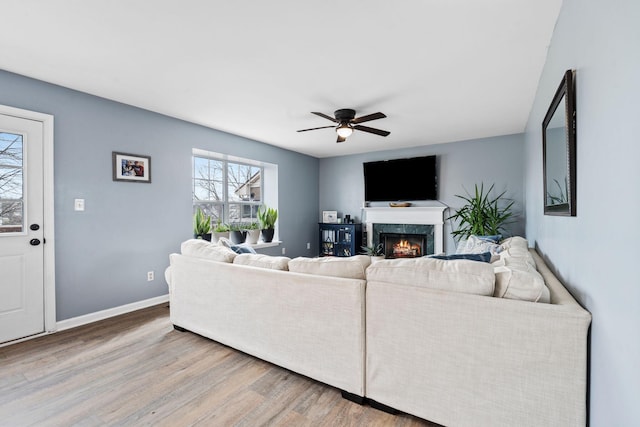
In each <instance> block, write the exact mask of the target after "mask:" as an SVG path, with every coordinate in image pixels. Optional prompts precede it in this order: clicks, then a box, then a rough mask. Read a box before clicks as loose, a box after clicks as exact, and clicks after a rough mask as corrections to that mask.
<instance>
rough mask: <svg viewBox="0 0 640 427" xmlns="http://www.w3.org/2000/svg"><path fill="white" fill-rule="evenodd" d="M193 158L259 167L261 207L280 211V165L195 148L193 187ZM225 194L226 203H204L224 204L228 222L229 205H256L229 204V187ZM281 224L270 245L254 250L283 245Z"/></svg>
mask: <svg viewBox="0 0 640 427" xmlns="http://www.w3.org/2000/svg"><path fill="white" fill-rule="evenodd" d="M193 157H204V158H208V159H211V160H219V161H224V162H227V163H229V162H230V163H237V164H242V165H247V166H254V167H259V168H261V173H262V177H261V179H262V188H261V197H260V198H261V201H260V204H261V205H267V206H269V207H271V208H274V209H278V165H277V164H275V163H269V162H264V161H259V160H254V159H248V158H245V157H239V156H233V155H230V154H224V153H217V152H214V151H208V150H203V149H200V148H193V149H192V153H191V168H192V170H191V185H192V187H193V180H194V170H193V163H194V162H193ZM224 173H225V182H226V174H227V173H228V172H227V168H225V171H224ZM224 187H225V188H224V190H223V191H224V193H225V201H220V202H204V203H219V204H222V205H223V206H224V210H225V211H224V212H223V218H226V219H227V220H228V218H229V213H228V209H229V206H228V205H229V203H232V204H235V203H237V204H248V205H251V204H254V203H250V202H229V201H228V197H227V194H226V192H227V191H228V189H227V188H226V187H227V186H226V185H224ZM191 203H192V205H194V204H196V203H197V202H196V200H194V199H193V193H192V195H191ZM279 223H280V221H279V220H278V221H276V226H275V233H274V236H273V241H272V242H270V243H264V242H262V243H258V244H255V245H251V246H252V247H254V248H263V247H270V246H278V245H279V244H280V243H282V242H281V241H280V238H279Z"/></svg>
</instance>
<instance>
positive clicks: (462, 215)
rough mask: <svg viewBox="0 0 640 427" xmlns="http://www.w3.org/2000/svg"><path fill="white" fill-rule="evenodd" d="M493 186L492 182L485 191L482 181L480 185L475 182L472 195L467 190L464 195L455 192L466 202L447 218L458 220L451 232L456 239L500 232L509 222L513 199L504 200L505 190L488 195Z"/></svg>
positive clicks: (511, 214)
mask: <svg viewBox="0 0 640 427" xmlns="http://www.w3.org/2000/svg"><path fill="white" fill-rule="evenodd" d="M493 187H494V184H492V185H491V187H489V190H487V192H486V193H485V191H484V184H483V183H481V184H480V187H478V184H475V191H474V194H473V195H471V194H469V193H468V192H467V195H466V196H464V195H458V194H456V197H459V198H461V199H462V200H464V201H465V202H466V204H465V205H464V206H462V207H461V208H460V209H458V210H457V211H456V212H455V214H453V215H451V216H450V217H449V218H447V219H452V220H454V221H457V222H458V227H457V229H456V230H454V231H452V233H451V234H453V237H454V238H455V239H456V240H461V239H463V238H467V237H469V236H470V235H472V234H473V235H478V236H487V235H493V234H501V232H502V230H503V226H504V225H506V224H508V223H509V222H510V221H509V219H511V217H512V216H513V213H512V212H511V208H512V207H513V204H514V201H513V200H512V201H506V200H505V199H504V198H503V196H504V194H505V193H506V191H503V192H502V193H500V194H498V195H497V196H495V197H492V196H490V194H491V191H492V190H493Z"/></svg>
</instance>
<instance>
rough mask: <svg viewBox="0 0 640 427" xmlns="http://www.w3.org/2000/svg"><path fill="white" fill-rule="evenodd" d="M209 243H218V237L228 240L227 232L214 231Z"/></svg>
mask: <svg viewBox="0 0 640 427" xmlns="http://www.w3.org/2000/svg"><path fill="white" fill-rule="evenodd" d="M211 236H212V238H211V241H212V243H218V240H219V239H220V237H224V238H225V239H228V238H229V232H228V231H214V232H213V233H211Z"/></svg>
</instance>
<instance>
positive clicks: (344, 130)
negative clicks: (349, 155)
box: [336, 123, 353, 138]
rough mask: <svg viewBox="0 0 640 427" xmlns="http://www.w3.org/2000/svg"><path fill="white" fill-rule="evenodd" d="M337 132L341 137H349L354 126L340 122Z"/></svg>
mask: <svg viewBox="0 0 640 427" xmlns="http://www.w3.org/2000/svg"><path fill="white" fill-rule="evenodd" d="M336 133H337V134H338V136H339V137H341V138H348V137H349V136H351V134H352V133H353V128H352V127H351V125H349V124H348V123H340V126H338V127H337V128H336Z"/></svg>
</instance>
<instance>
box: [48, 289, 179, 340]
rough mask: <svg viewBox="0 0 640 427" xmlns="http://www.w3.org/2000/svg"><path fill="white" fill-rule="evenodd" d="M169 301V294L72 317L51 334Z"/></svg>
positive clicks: (62, 321)
mask: <svg viewBox="0 0 640 427" xmlns="http://www.w3.org/2000/svg"><path fill="white" fill-rule="evenodd" d="M167 301H169V294H166V295H161V296H159V297H154V298H149V299H146V300H143V301H138V302H132V303H131V304H125V305H121V306H119V307H113V308H109V309H107V310H102V311H96V312H95V313H89V314H85V315H83V316H78V317H72V318H71V319H65V320H61V321H60V322H57V323H56V330H55V331H50V332H59V331H64V330H66V329H71V328H77V327H78V326H82V325H87V324H89V323H93V322H97V321H99V320H104V319H108V318H110V317H114V316H119V315H121V314H126V313H131V312H132V311H136V310H140V309H142V308H147V307H152V306H154V305H158V304H162V303H164V302H167Z"/></svg>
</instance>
